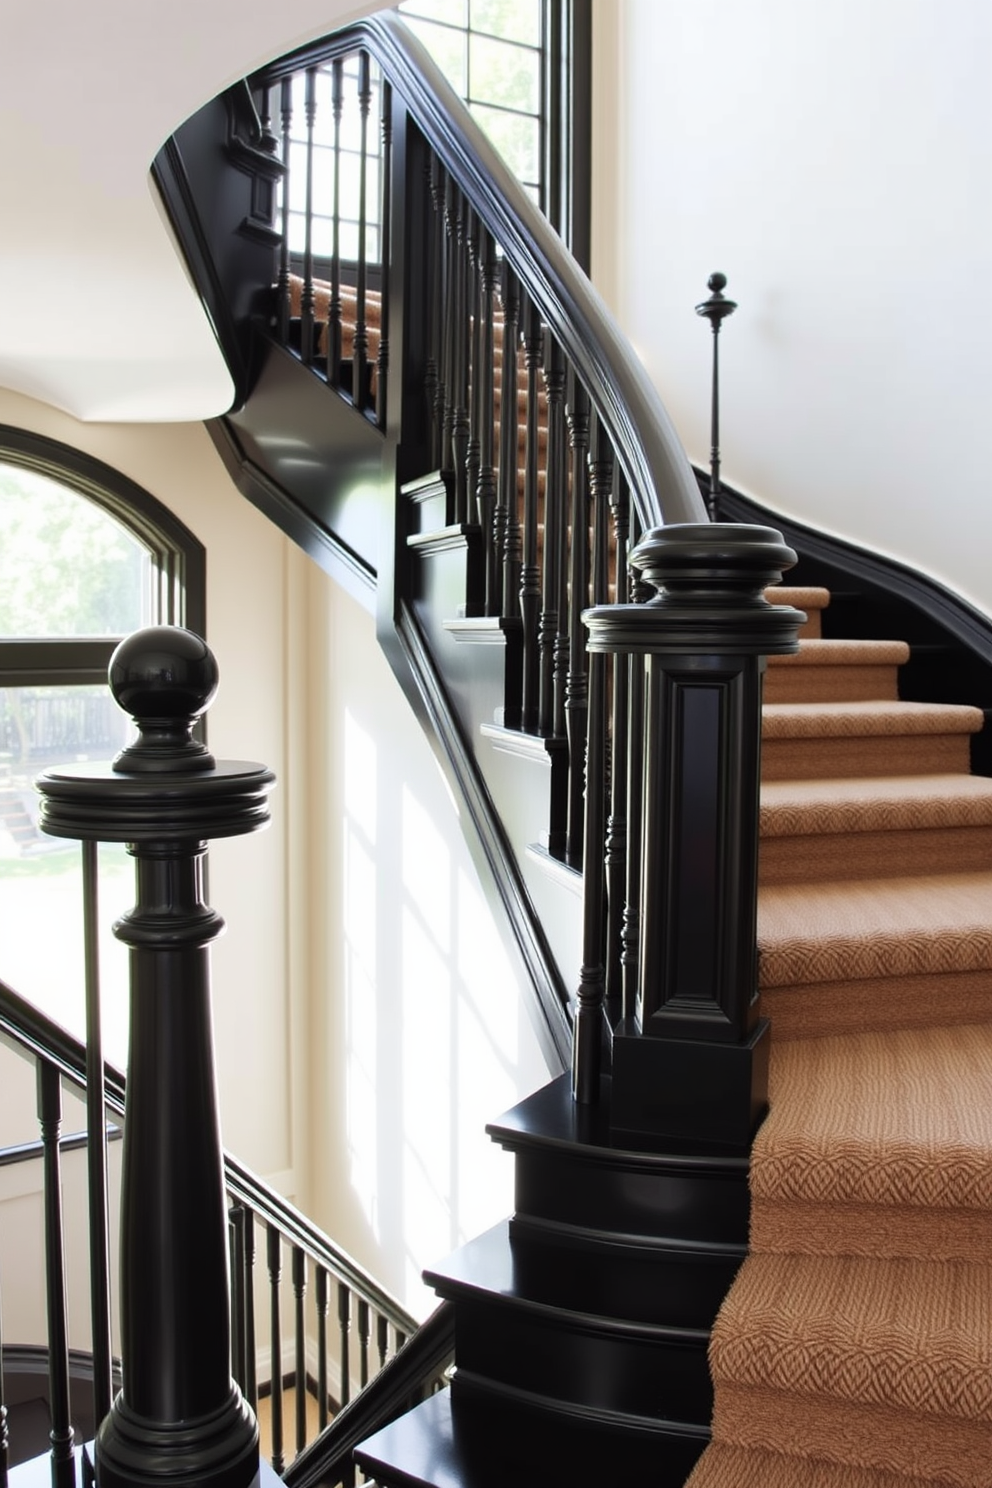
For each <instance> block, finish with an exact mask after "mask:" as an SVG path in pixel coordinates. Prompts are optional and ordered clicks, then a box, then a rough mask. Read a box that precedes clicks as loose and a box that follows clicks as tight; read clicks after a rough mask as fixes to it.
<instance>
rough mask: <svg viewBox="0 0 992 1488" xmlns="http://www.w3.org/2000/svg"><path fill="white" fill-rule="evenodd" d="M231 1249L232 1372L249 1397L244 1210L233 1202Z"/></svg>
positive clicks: (229, 1223)
mask: <svg viewBox="0 0 992 1488" xmlns="http://www.w3.org/2000/svg"><path fill="white" fill-rule="evenodd" d="M227 1234H228V1243H229V1246H230V1252H231V1373H232V1375H233V1376H234V1382H235V1384H236V1385H237V1386H238V1389H239V1390H240V1391H241V1393H242V1394H243V1395H244V1396H245V1398H247V1390H246V1383H247V1378H248V1360H247V1351H246V1347H245V1212H244V1210H243V1209H242V1208H241V1205H240V1204H234V1205H232V1206H231V1208H230V1209H229V1210H228V1212H227Z"/></svg>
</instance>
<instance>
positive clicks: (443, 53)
mask: <svg viewBox="0 0 992 1488" xmlns="http://www.w3.org/2000/svg"><path fill="white" fill-rule="evenodd" d="M406 22H407V25H408V26H409V27H410V30H411V31H415V32H416V34H417V35H418V36H419V37H420V40H421V41H422V42H423V43H424V46H425V47H426V48H427V50H428V51H429V52H430V54H431V56H432V57H433V58H434V61H435V62H436V63H437V65H438V67H440V69H441V71H442V72H443V73H444V76H445V77H446V78H447V80H448V82H449V83H450V84H451V86H452V87H453V88H454V90H455V92H456V93H459V94H461V96H462V97H463V98H464V96H465V90H466V88H467V86H468V79H467V68H466V59H465V33H464V32H463V31H452V30H450V29H449V28H448V27H447V26H433V25H431V24H430V23H429V22H427V21H418V20H416V19H415V18H414V17H413V16H407V17H406Z"/></svg>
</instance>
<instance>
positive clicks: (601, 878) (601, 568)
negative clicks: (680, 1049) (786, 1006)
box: [572, 418, 613, 1105]
mask: <svg viewBox="0 0 992 1488" xmlns="http://www.w3.org/2000/svg"><path fill="white" fill-rule="evenodd" d="M589 489H590V494H591V498H592V512H593V524H594V526H593V549H592V581H593V582H592V589H593V603H594V604H600V605H603V604H605V603H606V601H607V599H608V597H609V570H608V549H609V504H610V498H611V493H612V490H613V450H612V447H611V446H610V442H609V439H608V438H607V435H606V431H605V429H604V428H603V425H602V421H601V420H600V419H599V418H594V420H593V424H592V429H591V438H590V453H589ZM588 686H589V699H588V700H589V707H588V713H587V715H586V795H585V827H584V836H583V852H582V967H581V969H580V972H579V988H578V995H577V1001H576V1009H575V1023H574V1025H573V1034H572V1094H573V1096H574V1099H575V1100H576V1102H577V1103H578V1104H579V1105H595V1104H596V1103H597V1101H598V1100H599V1077H600V1072H601V1066H602V1046H603V1041H604V1037H605V1034H606V1029H605V1020H604V1003H605V995H606V967H605V951H606V946H605V938H606V937H605V924H604V911H605V906H606V864H605V854H604V838H605V831H606V774H607V734H606V658H605V657H604V656H602V655H600V654H599V653H598V652H591V653H590V655H589V670H588Z"/></svg>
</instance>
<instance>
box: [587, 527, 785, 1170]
mask: <svg viewBox="0 0 992 1488" xmlns="http://www.w3.org/2000/svg"><path fill="white" fill-rule="evenodd" d="M795 561H796V555H795V554H794V553H793V552H792V550H791V549H790V548H788V547H786V546H785V544H784V542H783V541H782V537H781V534H780V533H778V532H776V531H774V529H772V528H770V527H746V526H738V525H735V524H730V523H699V524H695V523H693V524H685V525H679V526H671V527H662V528H657V529H655V530H654V531H651V532H648V533H647V534H646V535H645V536H644V538H643V539H642V540H641V542H640V543H639V544H638V546H637V547H636V548H635V549H634V551H633V552H632V554H631V556H630V562H631V566H632V567H634V568H637V569H639V570H640V571H641V577H642V580H643V581H644V582H646V583H647V584H649V585H651V586H652V587H653V588H655V589H657V591H658V593H657V594H656V596H655V597H654V598H653V599H652V600H650V601H649V602H648V603H647V604H634V605H602V606H598V607H597V608H595V609H592V610H589V611H587V612H586V614H585V616H584V619H585V622H586V625H587V626H588V629H589V650H590V651H592V652H596V651H603V652H612V653H614V654H619V655H624V654H626V655H634V656H640V657H642V658H643V668H644V703H643V734H642V737H641V746H642V748H641V757H640V772H639V773H640V786H641V789H640V800H641V812H642V815H641V822H640V834H639V835H640V841H641V845H642V846H641V859H640V882H639V895H638V899H637V905H636V909H637V922H638V924H639V940H638V945H637V968H636V970H637V978H636V999H635V1001H636V1011H635V1012H633V1013H631V1012H630V1011H629V1010H628V1014H627V1016H626V1017H625V1018H624V1019H623V1021H622V1022H621V1023H620V1024H619V1025H618V1027H617V1028H616V1029H615V1030H614V1035H613V1081H612V1104H611V1127H612V1128H613V1130H614V1131H615V1133H616V1134H617V1135H618V1136H620V1135H623V1136H625V1137H631V1136H633V1137H635V1138H637V1137H639V1138H641V1139H643V1140H645V1141H647V1142H649V1143H652V1144H653V1143H655V1142H657V1141H664V1142H681V1143H686V1144H691V1145H698V1144H700V1143H702V1144H705V1145H709V1144H718V1145H720V1146H722V1147H728V1146H729V1147H731V1148H739V1149H746V1148H747V1146H748V1144H749V1142H750V1139H751V1136H752V1134H753V1132H754V1129H755V1127H756V1126H757V1124H758V1122H759V1121H760V1120H761V1117H762V1115H763V1114H764V1111H765V1109H766V1105H767V1072H768V1035H769V1029H768V1024H767V1022H766V1021H765V1020H763V1019H761V1017H760V1011H759V1006H758V988H757V895H758V826H759V799H758V796H759V777H760V764H761V690H762V678H763V673H764V668H765V658H766V657H767V656H770V655H786V654H788V653H790V652H794V651H795V650H796V649H797V646H798V642H797V639H796V637H797V632H798V629H799V626H800V625H801V624H802V622H803V621H804V620H805V618H806V617H805V615H803V614H802V612H801V611H799V610H794V609H792V608H791V607H790V606H788V605H778V604H776V605H772V604H769V602H768V601H767V600H766V599H765V597H764V590H765V589H766V588H767V587H768V586H769V585H771V584H775V583H778V582H779V580H780V579H781V577H782V571H783V569H786V568H790V567H791V566H792V564H793V563H794V562H795Z"/></svg>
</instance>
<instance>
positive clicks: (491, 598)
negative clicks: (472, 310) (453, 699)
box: [476, 228, 500, 616]
mask: <svg viewBox="0 0 992 1488" xmlns="http://www.w3.org/2000/svg"><path fill="white" fill-rule="evenodd" d="M479 255H480V258H481V264H480V267H479V283H480V289H481V306H480V318H481V321H482V351H481V356H482V366H481V368H480V369H478V377H479V436H480V445H479V484H478V488H477V490H476V506H477V508H478V512H479V521H480V522H481V523H482V533H483V538H484V540H485V544H486V614H487V615H490V616H497V615H498V614H499V612H500V566H499V555H500V535H499V527H498V523H497V521H496V471H495V468H494V464H493V461H494V439H495V434H496V390H495V369H494V358H495V333H494V326H493V296H494V295H495V293H496V289H497V285H498V282H499V265H498V262H497V259H496V245H495V243H494V242H493V239H492V235H491V234H490V233H488V232H486V230H485V228H483V229H482V241H481V243H480V246H479Z"/></svg>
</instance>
